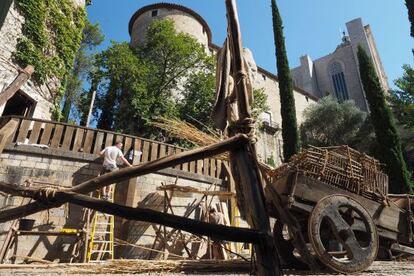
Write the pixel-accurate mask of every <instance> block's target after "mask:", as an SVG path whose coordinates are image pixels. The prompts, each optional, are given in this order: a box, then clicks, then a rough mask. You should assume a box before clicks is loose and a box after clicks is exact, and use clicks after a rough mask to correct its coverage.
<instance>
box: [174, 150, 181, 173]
mask: <svg viewBox="0 0 414 276" xmlns="http://www.w3.org/2000/svg"><path fill="white" fill-rule="evenodd" d="M181 152H183V150H182V149H179V148H176V149H175V154H177V153H181ZM181 165H182V164H178V165H177V166H175V167H174V169H177V170H181Z"/></svg>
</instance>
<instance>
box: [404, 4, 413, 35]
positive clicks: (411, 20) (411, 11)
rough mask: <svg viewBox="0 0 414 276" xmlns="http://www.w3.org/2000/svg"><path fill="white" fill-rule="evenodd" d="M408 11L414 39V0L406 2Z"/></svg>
mask: <svg viewBox="0 0 414 276" xmlns="http://www.w3.org/2000/svg"><path fill="white" fill-rule="evenodd" d="M405 5H406V6H407V9H408V19H409V20H410V22H411V36H412V37H414V0H405Z"/></svg>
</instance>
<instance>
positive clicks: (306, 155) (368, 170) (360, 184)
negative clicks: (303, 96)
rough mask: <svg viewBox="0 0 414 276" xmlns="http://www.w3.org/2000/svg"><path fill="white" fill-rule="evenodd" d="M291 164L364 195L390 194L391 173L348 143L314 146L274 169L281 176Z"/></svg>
mask: <svg viewBox="0 0 414 276" xmlns="http://www.w3.org/2000/svg"><path fill="white" fill-rule="evenodd" d="M292 168H295V169H299V170H302V171H304V172H305V173H306V174H307V175H308V176H309V177H313V178H315V179H317V180H320V181H322V182H324V183H327V184H329V185H332V186H335V187H339V188H341V189H345V190H348V191H351V192H353V193H356V194H360V195H363V196H365V197H373V196H375V197H376V195H378V194H379V195H381V196H385V195H387V194H388V176H387V175H386V174H385V173H383V172H382V170H381V163H380V162H379V161H378V160H376V159H375V158H373V157H370V156H368V155H366V154H363V153H361V152H358V151H356V150H354V149H352V148H350V147H348V146H337V147H313V146H311V147H310V148H309V149H307V150H304V151H303V152H302V153H300V154H298V155H295V156H294V157H292V159H291V161H290V162H289V163H287V164H285V165H284V166H282V167H280V168H278V169H276V170H275V171H274V174H273V177H274V178H278V177H280V176H281V174H284V173H285V172H286V171H287V170H290V169H292Z"/></svg>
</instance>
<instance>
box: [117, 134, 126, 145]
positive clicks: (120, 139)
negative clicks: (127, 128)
mask: <svg viewBox="0 0 414 276" xmlns="http://www.w3.org/2000/svg"><path fill="white" fill-rule="evenodd" d="M124 140H125V136H124V135H119V134H117V135H115V141H114V144H115V143H116V142H118V141H120V142H122V144H123V143H124Z"/></svg>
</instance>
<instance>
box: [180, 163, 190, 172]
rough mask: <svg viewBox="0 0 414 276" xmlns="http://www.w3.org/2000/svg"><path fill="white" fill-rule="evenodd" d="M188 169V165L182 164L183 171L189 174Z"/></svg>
mask: <svg viewBox="0 0 414 276" xmlns="http://www.w3.org/2000/svg"><path fill="white" fill-rule="evenodd" d="M188 168H189V164H188V163H183V164H181V170H183V171H185V172H188Z"/></svg>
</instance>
